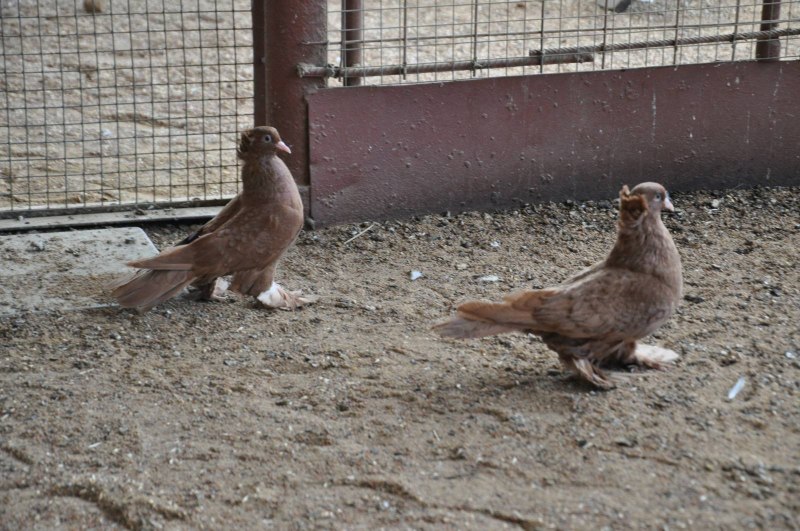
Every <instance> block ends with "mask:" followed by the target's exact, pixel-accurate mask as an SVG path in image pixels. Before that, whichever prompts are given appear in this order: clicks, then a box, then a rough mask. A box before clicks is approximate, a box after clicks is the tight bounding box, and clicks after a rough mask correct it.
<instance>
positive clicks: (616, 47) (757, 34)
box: [530, 28, 800, 57]
mask: <svg viewBox="0 0 800 531" xmlns="http://www.w3.org/2000/svg"><path fill="white" fill-rule="evenodd" d="M787 35H800V28H794V29H791V28H790V29H783V30H768V31H750V32H745V33H726V34H723V35H708V36H705V37H683V38H680V39H664V40H659V41H641V42H628V43H621V44H610V45H606V46H605V47H604V46H603V45H597V46H574V47H571V48H550V49H547V50H541V51H540V50H531V51H530V54H531V55H544V56H545V57H547V56H549V55H551V54H555V55H562V54H573V53H596V52H616V51H620V50H638V49H644V48H663V47H669V46H683V45H686V44H709V43H713V42H736V41H746V40H753V39H772V38H778V37H785V36H787Z"/></svg>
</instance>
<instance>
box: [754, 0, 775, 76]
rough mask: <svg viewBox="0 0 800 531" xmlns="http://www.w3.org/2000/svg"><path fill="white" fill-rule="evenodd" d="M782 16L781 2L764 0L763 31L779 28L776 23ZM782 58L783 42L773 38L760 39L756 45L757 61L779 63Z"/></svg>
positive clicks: (762, 13) (762, 11) (762, 10)
mask: <svg viewBox="0 0 800 531" xmlns="http://www.w3.org/2000/svg"><path fill="white" fill-rule="evenodd" d="M780 16H781V0H764V3H763V5H762V7H761V31H770V30H774V29H776V28H777V27H778V23H777V22H776V21H777V20H778V19H779V18H780ZM780 57H781V41H779V40H778V39H777V38H772V37H759V39H758V42H757V43H756V59H758V60H760V61H778V60H780Z"/></svg>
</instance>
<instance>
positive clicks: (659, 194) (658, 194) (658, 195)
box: [656, 193, 661, 201]
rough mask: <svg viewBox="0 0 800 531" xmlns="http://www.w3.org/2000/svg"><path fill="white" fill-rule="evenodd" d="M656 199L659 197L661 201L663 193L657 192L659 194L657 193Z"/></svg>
mask: <svg viewBox="0 0 800 531" xmlns="http://www.w3.org/2000/svg"><path fill="white" fill-rule="evenodd" d="M656 199H658V200H659V201H661V193H657V194H656Z"/></svg>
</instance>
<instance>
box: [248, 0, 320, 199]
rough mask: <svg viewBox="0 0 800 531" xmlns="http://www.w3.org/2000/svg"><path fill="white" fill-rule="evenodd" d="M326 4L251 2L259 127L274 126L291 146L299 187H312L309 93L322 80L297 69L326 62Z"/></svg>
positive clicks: (290, 161)
mask: <svg viewBox="0 0 800 531" xmlns="http://www.w3.org/2000/svg"><path fill="white" fill-rule="evenodd" d="M326 11H327V6H326V1H325V0H293V1H291V2H285V1H270V0H253V61H254V66H253V75H254V77H255V79H254V81H255V87H254V88H255V105H254V107H255V109H254V121H255V125H256V126H259V125H272V126H275V127H276V128H277V129H278V131H280V133H281V137H282V138H283V140H284V142H286V143H287V144H289V146H290V147H291V148H292V155H291V156H289V157H286V158H285V159H284V160H285V161H286V165H287V166H289V169H290V170H291V172H292V175H294V178H295V181H297V184H300V185H308V184H310V176H309V138H308V107H307V103H306V94H308V93H309V92H311V91H314V90H316V89H318V88H322V87H324V86H325V80H324V79H323V78H310V77H300V76H299V75H298V73H297V65H298V64H300V63H307V64H313V65H324V64H326V63H327V62H328V61H327V57H326V52H327V47H326V45H325V41H326V32H327V21H326Z"/></svg>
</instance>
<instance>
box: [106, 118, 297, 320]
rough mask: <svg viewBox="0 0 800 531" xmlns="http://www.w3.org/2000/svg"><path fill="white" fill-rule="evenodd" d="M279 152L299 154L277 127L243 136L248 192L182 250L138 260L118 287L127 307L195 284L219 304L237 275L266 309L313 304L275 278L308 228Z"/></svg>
mask: <svg viewBox="0 0 800 531" xmlns="http://www.w3.org/2000/svg"><path fill="white" fill-rule="evenodd" d="M277 151H283V152H285V153H291V150H290V149H289V147H288V146H287V145H286V144H285V143H284V142H283V141H282V140H281V137H280V134H279V133H278V131H277V130H276V129H275V128H273V127H256V128H254V129H250V130H248V131H245V132H244V133H242V135H241V139H240V142H239V148H238V156H239V158H240V159H242V161H243V167H242V191H241V192H240V193H239V195H237V196H236V197H235V198H234V199H232V200H231V201H230V202H229V203H228V204H227V205H226V206H225V208H223V209H222V210H221V211H220V212H219V214H217V216H216V217H214V219H212V220H211V221H209V222H208V223H206V224H205V225H204V226H203V227H202V228H201V229H200V230H198V231H197V232H196V233H194V234H192V235H191V236H189V237H188V238H186V239H184V240H183V241H182V242H180V244H179V245H177V246H176V247H172V248H170V249H167V250H166V251H164V252H162V253H161V254H159V255H158V256H155V257H153V258H148V259H144V260H137V261H134V262H130V263H129V264H128V265H130V266H131V267H136V268H139V269H140V271H138V272H136V273H134V274H133V275H132V276H130V277H128V278H125V279H122V280H121V281H119V282H118V283H117V284H115V285H114V286H113V292H112V295H113V296H114V297H115V298H116V299H117V301H118V302H119V304H120V306H123V307H126V308H136V309H138V310H140V311H147V310H149V309H150V308H152V307H153V306H155V305H157V304H159V303H161V302H164V301H165V300H167V299H170V298H171V297H174V296H175V295H177V294H178V293H180V292H181V290H183V288H185V287H186V286H189V285H194V286H195V287H198V288H199V289H200V292H201V295H202V296H203V297H206V298H213V297H216V296H218V295H219V294H220V293H221V292H224V291H225V289H226V288H227V286H226V285H225V284H224V283H223V281H222V279H219V277H222V276H224V275H230V274H232V275H233V280H232V282H231V284H230V289H231V290H233V291H238V292H240V293H243V294H245V295H252V296H253V297H255V298H256V299H257V300H258V301H259V302H260V303H261V304H263V305H264V306H267V307H270V308H296V307H298V306H301V305H302V304H304V303H308V302H312V301H313V298H308V297H302V296H300V295H299V294H298V293H295V292H289V291H286V290H284V289H283V288H282V287H281V286H280V285H278V284H276V283H275V282H274V280H273V277H274V274H275V268H276V266H277V264H278V260H279V259H280V258H281V256H282V255H283V253H284V252H285V251H286V249H287V248H288V247H289V246H290V245H291V244H292V242H294V240H295V238H296V237H297V234H298V232H300V229H301V228H302V226H303V203H302V201H301V199H300V193H299V192H298V190H297V185H296V184H295V182H294V179H293V178H292V174H291V173H290V172H289V169H288V168H287V167H286V164H284V162H283V161H282V160H281V159H280V158H278V157H277V156H276V152H277ZM218 279H219V280H218Z"/></svg>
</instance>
